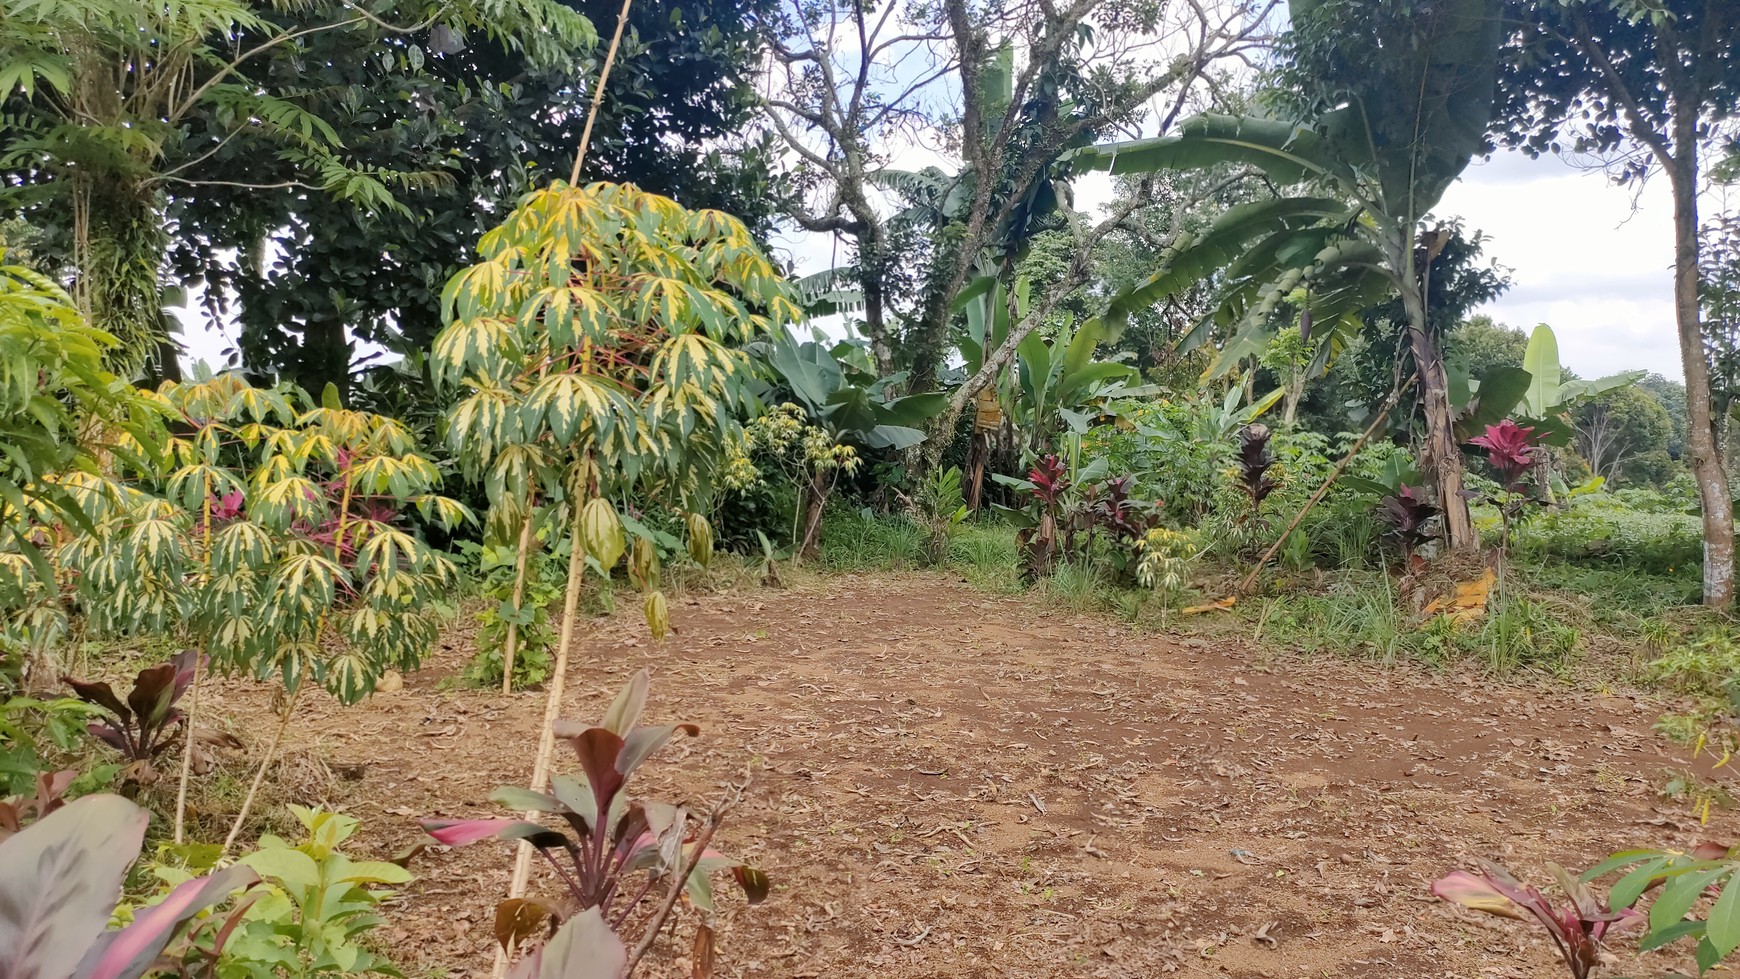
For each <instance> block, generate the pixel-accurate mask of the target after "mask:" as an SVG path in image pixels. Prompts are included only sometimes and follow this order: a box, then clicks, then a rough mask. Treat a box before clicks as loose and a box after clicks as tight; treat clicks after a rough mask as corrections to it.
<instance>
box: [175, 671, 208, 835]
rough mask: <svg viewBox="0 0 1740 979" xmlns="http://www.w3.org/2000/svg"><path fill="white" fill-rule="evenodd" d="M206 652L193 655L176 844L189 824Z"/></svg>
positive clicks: (183, 734)
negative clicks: (190, 782)
mask: <svg viewBox="0 0 1740 979" xmlns="http://www.w3.org/2000/svg"><path fill="white" fill-rule="evenodd" d="M204 660H205V654H204V653H203V652H202V653H196V654H195V655H194V657H193V688H192V689H191V690H189V691H188V696H187V714H186V715H184V717H185V719H184V721H183V723H184V724H186V726H185V727H183V728H182V729H181V737H182V738H183V739H184V743H183V744H182V746H181V785H180V786H179V787H178V788H177V789H176V790H175V845H176V846H180V845H181V843H182V840H183V832H184V829H185V827H186V825H187V783H188V779H189V777H190V776H191V775H192V774H193V725H194V723H195V722H196V721H197V720H198V718H199V681H200V680H201V679H202V678H201V676H200V674H202V673H204V672H205V671H204V670H203V669H201V667H203V666H204V665H205V663H204V662H203V661H204Z"/></svg>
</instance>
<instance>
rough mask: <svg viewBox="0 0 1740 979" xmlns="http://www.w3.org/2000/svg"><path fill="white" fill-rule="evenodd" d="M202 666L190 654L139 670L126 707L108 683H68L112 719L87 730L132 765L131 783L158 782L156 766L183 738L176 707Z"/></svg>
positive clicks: (70, 680) (181, 718) (183, 719)
mask: <svg viewBox="0 0 1740 979" xmlns="http://www.w3.org/2000/svg"><path fill="white" fill-rule="evenodd" d="M199 662H200V656H199V652H198V651H197V650H192V649H187V650H183V651H182V652H181V653H179V654H177V655H176V657H175V658H174V659H172V660H170V661H169V662H167V663H160V664H158V665H156V666H150V667H146V668H145V669H143V670H140V671H139V675H138V676H136V677H135V678H134V679H133V689H132V690H130V691H128V692H127V700H126V702H125V703H123V702H122V700H121V698H120V697H118V696H116V694H115V691H114V689H113V688H111V687H110V686H109V685H108V684H107V683H104V682H100V681H99V682H95V683H87V682H85V681H82V680H75V679H73V678H72V677H65V678H64V679H65V680H66V684H67V686H69V687H72V689H73V692H74V693H76V694H78V697H79V699H80V700H83V701H84V702H86V703H88V704H95V705H96V706H98V707H100V708H102V709H103V710H105V711H107V712H108V713H109V715H110V716H111V718H112V720H110V721H108V722H101V721H97V722H92V723H91V724H90V725H89V726H88V728H87V730H89V731H90V733H91V737H93V738H96V739H97V740H98V741H101V742H103V743H104V744H106V745H108V746H109V747H111V748H114V749H115V750H116V751H119V752H120V753H121V756H122V757H124V758H126V759H127V761H128V762H130V764H129V766H128V768H127V773H126V777H127V780H128V781H130V782H137V783H139V784H141V785H149V784H151V782H153V781H155V780H156V778H157V772H156V770H155V769H154V768H153V767H152V764H153V763H154V762H155V761H156V760H157V756H159V755H161V754H163V753H164V752H165V751H168V750H169V749H170V748H171V747H173V746H174V745H175V744H176V743H178V742H179V740H180V736H181V735H182V734H183V733H185V732H184V731H183V728H185V727H186V717H185V716H184V715H183V714H182V712H181V711H180V710H179V709H178V708H177V707H176V706H175V705H176V703H177V702H179V701H180V700H181V697H182V695H183V694H185V693H187V689H188V687H190V686H191V685H192V684H193V678H194V675H195V671H196V670H197V669H198V664H199Z"/></svg>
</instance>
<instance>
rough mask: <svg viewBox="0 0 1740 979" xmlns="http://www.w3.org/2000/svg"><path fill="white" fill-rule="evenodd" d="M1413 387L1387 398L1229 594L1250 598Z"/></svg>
mask: <svg viewBox="0 0 1740 979" xmlns="http://www.w3.org/2000/svg"><path fill="white" fill-rule="evenodd" d="M1413 383H1414V378H1413V377H1412V376H1410V377H1409V378H1408V380H1407V383H1406V384H1403V385H1402V386H1401V387H1399V388H1396V390H1395V393H1393V394H1391V395H1390V397H1389V399H1388V400H1387V401H1385V402H1384V407H1383V410H1382V411H1380V412H1378V413H1377V417H1376V418H1373V419H1372V420H1371V424H1370V425H1367V426H1366V427H1365V431H1364V432H1362V433H1360V436H1359V438H1358V439H1356V440H1354V443H1353V448H1351V449H1348V450H1347V455H1344V456H1342V457H1341V461H1340V462H1338V463H1336V464H1335V468H1334V469H1332V470H1330V472H1329V478H1328V479H1325V480H1324V481H1323V485H1322V486H1319V487H1317V492H1315V493H1313V494H1311V499H1309V500H1307V501H1305V506H1304V507H1302V508H1301V509H1300V510H1299V512H1298V513H1297V514H1295V515H1294V516H1293V522H1292V523H1290V524H1288V525H1287V529H1286V530H1283V531H1281V536H1279V537H1277V538H1275V543H1273V544H1270V545H1269V549H1268V550H1267V551H1264V552H1263V556H1262V557H1261V558H1259V559H1258V560H1257V563H1256V564H1255V565H1253V566H1252V567H1251V570H1250V571H1249V572H1248V573H1247V574H1246V575H1245V577H1244V580H1242V581H1240V582H1239V586H1238V588H1237V589H1236V590H1234V592H1233V594H1235V595H1248V594H1250V591H1251V586H1252V585H1254V584H1255V583H1256V581H1257V575H1258V574H1260V573H1261V572H1262V570H1263V568H1264V566H1266V565H1267V564H1268V563H1269V561H1270V560H1272V559H1273V558H1274V556H1275V554H1276V552H1278V551H1280V550H1281V545H1282V544H1285V543H1287V538H1289V537H1291V536H1293V531H1295V530H1298V529H1299V523H1300V522H1301V521H1303V520H1304V519H1305V515H1306V514H1307V513H1310V512H1311V510H1312V508H1313V507H1315V506H1317V504H1318V502H1319V501H1321V500H1322V499H1323V497H1324V496H1325V495H1326V494H1328V492H1329V487H1331V486H1334V485H1335V481H1336V480H1337V479H1340V478H1341V471H1342V470H1344V469H1346V468H1347V464H1348V463H1350V462H1352V461H1353V457H1354V456H1356V455H1358V454H1359V450H1360V449H1362V448H1364V447H1365V443H1366V440H1367V439H1369V438H1371V436H1372V433H1373V432H1375V431H1377V430H1378V426H1380V425H1382V424H1383V423H1384V419H1386V418H1388V417H1389V416H1390V410H1391V409H1392V408H1394V407H1395V406H1396V401H1397V400H1399V399H1400V398H1401V396H1402V392H1403V391H1406V390H1407V389H1408V385H1410V384H1413Z"/></svg>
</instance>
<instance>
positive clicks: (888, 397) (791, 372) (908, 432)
mask: <svg viewBox="0 0 1740 979" xmlns="http://www.w3.org/2000/svg"><path fill="white" fill-rule="evenodd" d="M750 349H751V353H752V354H753V355H754V356H755V357H756V358H757V360H758V361H759V362H760V363H761V364H763V365H764V373H765V375H766V376H767V379H768V381H769V382H770V383H765V384H764V385H763V387H762V390H761V391H760V396H761V398H762V400H763V401H773V400H775V399H776V398H779V397H783V396H784V394H785V393H788V392H789V394H790V395H791V396H792V397H793V398H795V399H796V401H797V403H798V404H799V406H800V407H801V408H802V410H803V412H804V414H805V415H806V419H807V421H808V422H809V424H810V425H812V426H814V427H815V428H817V429H820V430H821V431H822V432H824V433H826V436H827V438H828V439H829V440H830V441H831V442H832V443H834V444H841V445H849V446H855V447H859V448H864V449H871V450H895V451H898V450H901V449H908V448H911V447H912V446H915V445H917V444H918V443H920V442H922V441H924V438H925V434H924V430H923V428H922V426H923V425H924V423H925V422H926V421H927V420H929V419H930V418H932V417H933V416H935V415H936V414H937V413H938V412H940V411H941V410H942V409H943V407H944V406H945V405H946V404H947V403H948V396H947V395H945V394H941V393H930V394H911V395H906V396H905V397H895V396H894V395H893V393H892V392H893V391H894V390H895V389H896V388H897V387H899V386H900V385H901V384H902V383H903V382H904V381H905V380H906V375H904V374H893V375H890V376H887V377H877V376H876V375H875V370H874V367H873V364H872V363H871V362H870V358H869V357H868V356H867V355H866V352H865V351H864V350H863V348H862V347H860V346H857V345H855V344H852V343H841V344H836V345H834V346H833V347H826V346H823V345H822V344H821V343H820V342H818V341H815V340H809V341H805V342H803V343H799V342H797V341H796V339H795V338H793V337H792V336H791V334H790V333H789V332H787V331H784V330H782V331H780V332H779V333H777V334H776V335H775V336H774V337H773V338H772V339H771V340H767V341H761V342H757V343H755V344H752V345H751V348H750ZM807 472H808V479H807V484H808V485H806V486H805V487H804V488H803V493H802V497H803V499H802V502H801V504H800V507H801V509H802V511H803V519H802V521H801V523H800V529H799V530H798V533H797V535H796V540H795V541H794V542H793V547H794V552H795V553H796V554H797V555H798V556H799V557H800V558H804V557H811V556H813V555H814V554H815V551H816V548H817V545H818V543H819V541H820V538H821V527H822V514H823V512H824V510H825V509H826V508H827V504H828V497H829V495H830V494H831V492H832V490H833V485H834V480H835V478H836V477H837V476H838V471H837V469H835V468H834V467H814V466H812V467H808V469H807Z"/></svg>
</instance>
